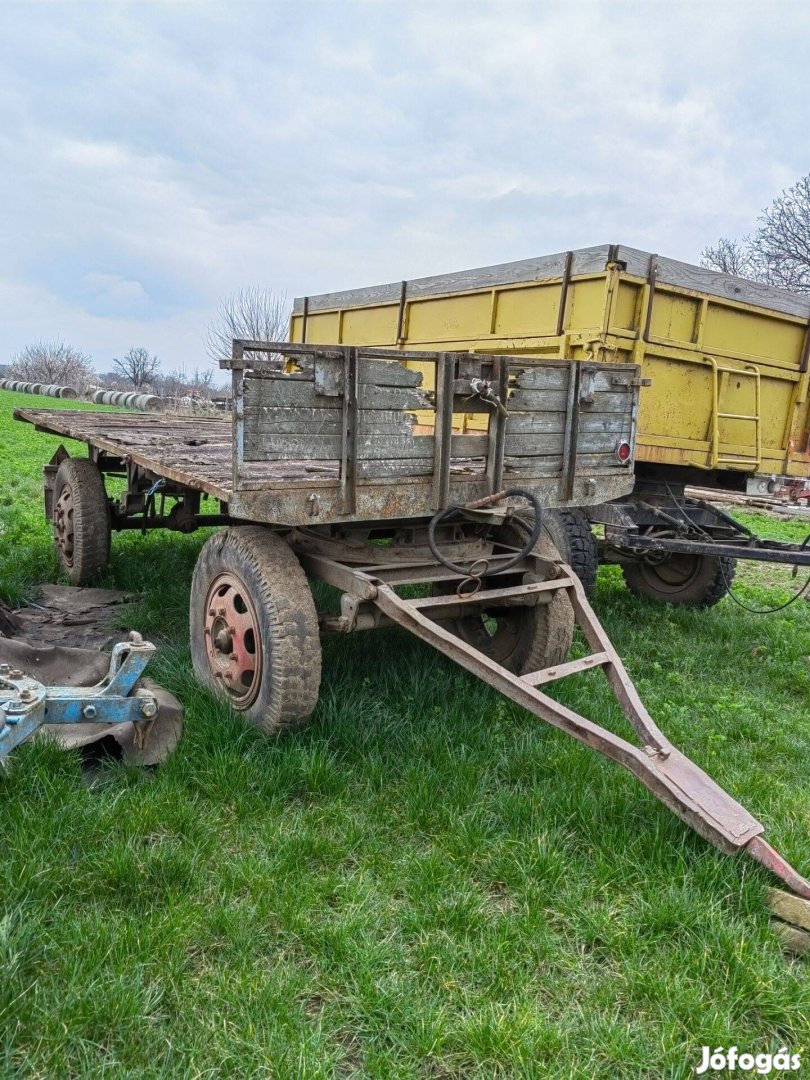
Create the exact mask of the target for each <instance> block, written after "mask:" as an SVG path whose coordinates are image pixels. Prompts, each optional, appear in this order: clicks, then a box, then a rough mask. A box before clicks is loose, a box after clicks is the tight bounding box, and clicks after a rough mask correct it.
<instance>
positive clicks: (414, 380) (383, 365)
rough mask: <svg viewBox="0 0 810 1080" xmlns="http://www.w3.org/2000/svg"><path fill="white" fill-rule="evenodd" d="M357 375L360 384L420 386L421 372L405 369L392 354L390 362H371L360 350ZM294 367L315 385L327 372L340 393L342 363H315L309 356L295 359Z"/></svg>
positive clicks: (330, 380) (323, 361) (338, 361)
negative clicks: (308, 376)
mask: <svg viewBox="0 0 810 1080" xmlns="http://www.w3.org/2000/svg"><path fill="white" fill-rule="evenodd" d="M358 351H359V353H360V355H359V356H358V358H357V374H358V379H359V381H360V383H361V384H363V383H371V384H372V385H374V386H421V385H422V372H421V371H419V370H418V369H416V368H407V367H405V365H404V363H403V362H402V361H401V360H398V359H396V353H392V356H391V359H390V360H371V359H369V358H368V357H365V356H363V355H362V349H359V350H358ZM295 363H296V365H297V366H298V367H299V368H300V369H301V371H302V372H305V373H306V374H309V375H312V376H313V378H314V381H315V382H316V383H318V382H319V379H318V375H319V374H320V375H321V376H322V377H323V372H328V374H329V380H328V381H329V383H330V385H332V386H334V387H335V388H336V391H337V392H338V393H340V392H341V391H342V387H343V361H342V360H329V359H326V360H322V359H319V360H318V362H317V363H315V362H314V361H313V358H312V357H311V356H300V357H296V358H295Z"/></svg>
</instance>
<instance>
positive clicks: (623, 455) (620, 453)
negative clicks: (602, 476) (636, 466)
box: [616, 442, 631, 465]
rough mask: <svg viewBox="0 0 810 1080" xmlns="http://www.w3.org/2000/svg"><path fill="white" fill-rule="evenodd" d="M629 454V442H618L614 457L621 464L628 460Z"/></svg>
mask: <svg viewBox="0 0 810 1080" xmlns="http://www.w3.org/2000/svg"><path fill="white" fill-rule="evenodd" d="M630 455H631V450H630V443H629V442H620V443H619V445H618V446H617V447H616V457H617V458H618V459H619V461H620V462H621V463H622V465H626V464H627V462H628V461H629V460H630Z"/></svg>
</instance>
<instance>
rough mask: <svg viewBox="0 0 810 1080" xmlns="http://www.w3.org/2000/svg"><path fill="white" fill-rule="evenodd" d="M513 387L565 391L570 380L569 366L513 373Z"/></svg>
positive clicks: (525, 369)
mask: <svg viewBox="0 0 810 1080" xmlns="http://www.w3.org/2000/svg"><path fill="white" fill-rule="evenodd" d="M512 375H513V385H514V386H519V387H523V388H524V389H526V390H566V389H567V387H568V380H569V379H570V378H571V366H570V364H560V365H555V366H553V367H552V366H548V367H546V366H545V365H543V366H538V367H531V368H524V369H523V370H522V371H521V370H518V371H513V372H512Z"/></svg>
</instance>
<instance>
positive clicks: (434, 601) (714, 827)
mask: <svg viewBox="0 0 810 1080" xmlns="http://www.w3.org/2000/svg"><path fill="white" fill-rule="evenodd" d="M293 546H294V547H295V549H296V551H297V554H298V555H299V558H300V561H301V563H302V565H303V566H304V568H305V569H306V570H307V571H308V573H310V574H312V575H314V576H317V577H320V578H321V579H322V580H324V581H326V582H327V583H328V584H331V585H334V586H336V587H337V588H339V589H341V590H342V591H343V602H342V612H343V614H342V615H341V616H340V617H339V618H336V619H334V620H333V625H332V626H331V627H327V628H326V630H327V632H333V633H347V632H350V631H352V630H355V629H371V628H372V627H375V626H379V625H383V624H396V625H398V626H401V627H403V628H404V629H405V630H408V631H410V632H411V633H412V634H414V635H415V636H416V637H418V638H420V639H421V640H422V641H425V642H427V644H429V645H432V646H433V647H434V648H435V649H437V650H438V651H439V652H441V653H442V654H444V655H446V656H449V657H450V658H451V659H453V660H454V661H455V662H456V663H458V664H459V665H460V666H461V667H463V668H465V669H466V670H467V671H470V672H471V673H472V674H473V675H476V676H477V677H478V678H480V679H482V680H483V681H484V682H486V683H488V684H489V685H490V686H494V687H495V689H497V690H499V691H500V692H501V693H502V694H504V695H505V696H506V697H508V698H509V699H510V700H512V701H514V702H516V703H517V704H518V705H521V706H523V708H525V709H527V710H528V711H529V712H531V713H533V714H534V715H535V716H537V717H538V718H539V719H541V720H544V721H546V723H548V724H551V725H552V727H555V728H558V729H559V730H560V731H564V732H565V733H566V734H567V735H570V736H571V737H572V738H574V739H576V740H577V741H578V742H581V743H583V744H584V745H585V746H588V747H590V749H592V750H596V751H597V753H600V754H602V755H603V756H605V757H607V758H610V759H611V760H612V761H615V762H616V763H617V764H618V765H621V766H622V767H623V768H624V769H626V770H627V771H628V772H630V773H632V774H633V775H634V776H635V777H636V778H637V779H638V780H640V781H641V783H642V784H644V786H645V787H647V788H648V789H649V790H650V791H651V792H652V793H653V795H655V796H656V798H658V799H659V800H660V801H661V802H663V803H664V805H665V806H667V807H668V808H669V809H670V810H672V811H673V812H674V813H675V814H677V815H678V817H680V818H681V819H682V820H683V821H684V822H685V823H686V824H687V825H689V826H690V827H691V828H692V829H694V830H695V832H697V833H698V834H699V835H700V836H702V837H703V838H704V839H706V840H708V841H709V842H710V843H711V844H713V845H714V846H715V847H717V848H718V849H719V850H721V851H723V852H725V853H727V854H737V853H740V852H745V853H746V854H748V855H750V856H751V857H752V858H754V859H755V860H756V861H757V862H759V863H761V864H762V865H763V866H764V867H766V868H767V869H768V870H769V871H771V872H772V873H773V874H775V875H776V876H777V877H779V878H781V879H782V881H783V882H784V883H785V884H786V885H787V886H788V887H789V888H790V890H791V891H792V892H793V893H794V894H795V895H796V896H799V897H802V898H803V899H805V900H810V882H808V881H807V880H806V879H805V878H803V877H802V876H801V875H800V874H799V873H798V872H797V871H796V870H794V868H793V867H792V866H791V865H790V864H789V863H788V862H786V860H785V859H783V858H782V856H781V855H779V853H778V852H777V851H776V850H775V849H774V848H773V847H772V846H771V845H770V844H769V843H768V842H767V841H766V840H765V839H764V837H763V833H764V826H763V825H762V824H761V823H760V822H759V821H758V820H757V819H756V818H755V817H754V816H753V815H752V814H751V813H750V812H749V811H748V810H746V809H745V807H743V806H741V805H740V803H738V802H737V801H736V800H735V799H733V798H732V796H731V795H729V794H728V793H727V792H726V791H724V790H723V789H722V788H721V787H720V786H719V785H718V784H717V783H715V781H714V780H712V779H711V777H710V776H708V775H707V774H706V773H705V772H703V770H702V769H700V768H699V767H698V766H697V765H696V764H695V763H694V762H693V761H692V760H691V759H690V758H688V757H686V755H685V754H683V753H681V751H680V750H678V749H677V748H676V747H675V746H673V745H672V743H671V742H670V741H669V739H667V737H666V736H665V735H664V733H663V732H662V731H661V730H660V728H658V726H657V725H656V724H655V722H654V721H653V719H652V717H651V716H650V714H649V713H648V712H647V709H646V708H645V707H644V704H643V703H642V701H641V699H640V697H639V695H638V692H637V690H636V688H635V686H634V685H633V682H632V680H631V679H630V677H629V675H628V674H627V671H626V669H625V667H624V664H623V663H622V661H621V658H620V657H619V655H618V653H617V652H616V649H615V648H614V646H613V644H612V642H611V641H610V638H609V636H608V634H607V632H606V631H605V629H604V627H603V626H602V625H601V623H600V622H599V620H598V618H597V616H596V614H595V612H594V610H593V608H592V607H591V605H590V603H589V602H588V599H587V597H586V596H585V592H584V589H583V587H582V584H581V582H580V580H579V578H578V577H577V576H576V574H574V572H573V571H572V570H571V568H570V567H568V566H566V565H565V564H562V563H553V562H550V561H548V560H545V559H542V558H540V557H537V556H534V557H530V558H529V559H527V560H526V562H525V563H524V564H519V565H518V567H516V568H514V569H513V570H512V571H511V573H515V571H518V572H521V573H524V574H526V575H527V577H526V579H525V580H524V581H523V582H522V583H521V584H519V585H513V586H509V587H505V588H491V587H485V588H483V589H481V590H480V591H478V592H477V593H475V594H474V595H473V596H471V597H469V598H466V599H462V598H459V596H458V594H455V593H454V594H451V595H435V596H427V597H418V598H413V599H406V598H404V597H402V596H400V595H399V594H398V593H397V592H396V588H397V587H400V586H404V585H427V584H432V583H436V582H445V583H446V582H448V581H450V582H453V583H455V582H456V581H457V580H460V577H459V576H455V577H454V575H453V574H451V573H449V572H448V571H447V570H446V569H445V568H444V567H442V566H439V565H437V564H436V563H428V562H426V561H419V562H416V561H414V562H411V563H408V562H399V563H387V564H386V563H381V564H375V565H368V564H366V565H357V566H352V565H347V563H346V562H345V561H344V560H343V558H342V557H341V556H342V555H343V554H344V553H343V552H340V553H336V555H337V557H336V558H330V557H329V555H328V554H327V553H326V552H325V551H324V550H323V549H321V550H320V551H312V550H310V551H307V549H306V544H305V545H304V547H303V548H302V547H300V546H299V545H298V544H295V543H294V544H293ZM378 551H380V552H381V553H382V552H384V551H385V549H384V548H379V549H378ZM510 557H511V555H510V554H508V553H507V554H501V555H494V556H493V557H492V558H490V559H489V569H488V570H487V578H488V579H489V580H490V581H491V580H492V578H493V577H495V578H497V575H498V562H499V561H501V562H504V563H505V562H506V561H507V560H508V559H509V558H510ZM532 579H533V580H532ZM561 590H564V591H565V592H566V593H567V595H568V598H569V600H570V602H571V605H572V607H573V610H574V617H575V622H576V625H577V626H578V627H579V628H580V630H581V631H582V633H583V635H584V637H585V639H586V641H587V643H588V645H589V647H590V649H591V650H592V651H591V653H590V654H589V655H588V656H584V657H582V658H580V659H577V660H570V661H567V662H565V663H561V664H556V665H554V666H553V667H547V668H544V669H542V670H540V671H534V672H530V673H528V674H525V675H517V674H515V673H513V672H512V671H509V670H508V669H507V668H505V667H503V666H502V665H501V664H499V663H497V662H496V661H495V660H493V659H491V658H490V657H488V656H486V655H485V654H484V653H483V652H481V651H480V650H479V649H476V648H475V647H474V646H472V645H470V644H469V643H468V642H466V641H465V640H463V639H462V638H460V637H458V636H457V635H456V634H454V633H452V632H451V631H450V630H449V629H447V628H446V627H445V626H443V625H442V624H441V621H438V620H437V618H436V616H439V617H441V616H442V615H443V614H444V615H445V617H446V616H447V614H448V613H449V612H450V611H451V610H452V611H453V612H454V613H455V612H456V611H458V610H459V609H460V608H461V609H463V610H464V611H467V612H470V613H472V612H475V611H479V612H480V611H483V610H484V609H485V608H487V607H489V608H490V609H492V608H497V607H498V605H499V604H514V603H532V602H537V601H538V600H539V599H542V594H545V595H546V597H548V596H549V594H554V593H556V592H559V591H561ZM597 668H598V669H601V670H602V671H603V672H604V674H605V676H606V677H607V681H608V683H609V685H610V687H611V689H612V690H613V693H614V694H615V696H616V699H617V700H618V702H619V704H620V706H621V708H622V710H623V712H624V714H625V716H626V717H627V719H628V721H629V722H630V724H631V726H632V728H633V730H634V731H635V733H636V735H637V736H638V739H639V745H636V744H634V743H632V742H629V741H628V740H626V739H623V738H622V737H621V736H619V735H616V734H614V733H613V732H611V731H609V730H608V729H607V728H604V727H602V726H601V725H599V724H597V723H595V722H594V721H592V720H589V719H587V718H586V717H584V716H581V715H579V714H578V713H576V712H574V711H573V710H572V709H570V708H568V707H567V706H565V705H562V704H560V703H559V702H558V701H555V700H554V699H553V698H551V697H549V696H548V694H546V693H544V692H543V691H542V690H541V689H540V687H543V686H547V685H548V684H550V683H552V682H557V681H559V680H560V679H563V678H568V677H571V676H574V675H577V674H581V673H582V672H585V671H590V670H595V669H597Z"/></svg>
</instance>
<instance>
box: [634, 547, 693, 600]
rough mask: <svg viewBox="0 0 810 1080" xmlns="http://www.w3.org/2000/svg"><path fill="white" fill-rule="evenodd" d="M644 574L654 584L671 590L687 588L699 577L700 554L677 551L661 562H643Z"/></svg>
mask: <svg viewBox="0 0 810 1080" xmlns="http://www.w3.org/2000/svg"><path fill="white" fill-rule="evenodd" d="M642 567H643V573H644V576H645V577H646V578H647V580H648V581H650V582H651V583H652V584H654V585H657V586H659V587H660V588H663V589H667V590H669V591H670V592H677V591H679V590H680V589H685V588H687V587H688V586H689V585H691V584H692V582H693V581H695V579H696V578H697V576H698V574H699V573H700V570H701V567H702V560H701V557H700V556H699V555H688V554H680V553H676V554H674V555H672V556H670V558H668V559H664V560H663V561H662V562H660V563H647V562H645V563H642Z"/></svg>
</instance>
